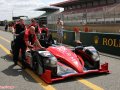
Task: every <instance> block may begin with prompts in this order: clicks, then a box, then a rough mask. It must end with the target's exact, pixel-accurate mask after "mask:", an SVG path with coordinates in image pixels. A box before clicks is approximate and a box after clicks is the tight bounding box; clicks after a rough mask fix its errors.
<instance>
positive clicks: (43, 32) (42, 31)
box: [41, 24, 48, 38]
mask: <svg viewBox="0 0 120 90" xmlns="http://www.w3.org/2000/svg"><path fill="white" fill-rule="evenodd" d="M42 34H45V35H44V36H42ZM41 36H42V37H41V38H47V37H48V28H47V27H46V25H45V24H44V25H43V27H42V28H41Z"/></svg>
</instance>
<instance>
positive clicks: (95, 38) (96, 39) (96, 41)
mask: <svg viewBox="0 0 120 90" xmlns="http://www.w3.org/2000/svg"><path fill="white" fill-rule="evenodd" d="M94 43H95V44H98V43H99V37H98V36H94Z"/></svg>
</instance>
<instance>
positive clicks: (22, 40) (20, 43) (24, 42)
mask: <svg viewBox="0 0 120 90" xmlns="http://www.w3.org/2000/svg"><path fill="white" fill-rule="evenodd" d="M14 42H15V44H14V50H13V61H14V65H17V61H18V56H19V52H20V50H21V54H22V68H23V69H25V68H26V67H25V52H26V48H27V47H29V48H30V47H31V48H32V47H34V45H33V44H34V43H35V44H37V46H38V47H39V48H43V47H42V46H41V44H40V43H39V41H38V39H37V37H36V34H35V27H33V26H31V27H30V28H29V29H28V30H26V31H23V32H21V33H20V34H19V35H18V36H17V37H16V39H15V40H14Z"/></svg>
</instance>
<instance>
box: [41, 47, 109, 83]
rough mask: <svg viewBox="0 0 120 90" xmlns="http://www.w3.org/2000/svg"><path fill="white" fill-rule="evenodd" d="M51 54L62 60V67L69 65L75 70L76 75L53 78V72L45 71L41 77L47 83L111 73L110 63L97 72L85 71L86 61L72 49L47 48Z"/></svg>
mask: <svg viewBox="0 0 120 90" xmlns="http://www.w3.org/2000/svg"><path fill="white" fill-rule="evenodd" d="M47 50H48V51H49V52H51V53H52V54H53V55H54V56H55V57H56V58H57V59H60V60H61V61H62V63H61V62H59V61H58V63H57V64H59V65H62V66H63V67H64V68H66V67H67V66H66V65H68V66H69V67H70V68H72V69H74V70H75V71H76V73H71V74H67V75H65V76H61V77H56V78H52V76H51V71H50V70H45V72H44V73H43V74H42V75H41V76H40V77H41V78H42V79H43V80H44V81H45V82H46V83H52V82H53V81H57V80H63V79H65V78H67V77H71V76H80V75H85V74H88V73H109V70H108V63H105V64H102V65H101V66H100V68H99V69H95V70H87V71H85V70H84V61H83V59H82V57H81V56H80V55H79V56H78V55H76V54H75V53H74V52H72V51H71V50H70V49H68V48H66V47H64V46H57V47H52V46H51V47H49V48H47Z"/></svg>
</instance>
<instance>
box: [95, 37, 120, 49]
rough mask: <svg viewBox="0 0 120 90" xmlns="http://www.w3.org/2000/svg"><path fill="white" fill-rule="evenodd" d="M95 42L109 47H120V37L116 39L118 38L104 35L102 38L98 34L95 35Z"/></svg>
mask: <svg viewBox="0 0 120 90" xmlns="http://www.w3.org/2000/svg"><path fill="white" fill-rule="evenodd" d="M94 43H95V44H101V45H103V46H109V47H120V39H116V38H106V37H103V38H102V39H101V40H100V39H99V37H98V36H94Z"/></svg>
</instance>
